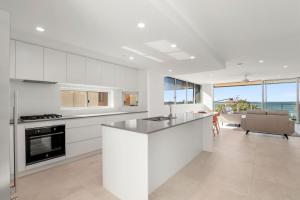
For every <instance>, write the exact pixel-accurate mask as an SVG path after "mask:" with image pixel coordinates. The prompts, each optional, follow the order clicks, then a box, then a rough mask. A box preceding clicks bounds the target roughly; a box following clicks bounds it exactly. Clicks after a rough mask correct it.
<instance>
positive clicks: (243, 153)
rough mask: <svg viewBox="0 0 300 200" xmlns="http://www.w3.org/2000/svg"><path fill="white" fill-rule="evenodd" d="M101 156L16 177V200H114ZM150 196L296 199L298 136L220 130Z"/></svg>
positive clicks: (154, 199)
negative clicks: (205, 149)
mask: <svg viewBox="0 0 300 200" xmlns="http://www.w3.org/2000/svg"><path fill="white" fill-rule="evenodd" d="M101 176H102V175H101V155H97V156H93V157H89V158H86V159H82V160H80V161H76V162H73V163H69V164H65V165H63V166H59V167H56V168H52V169H49V170H47V171H43V172H40V173H36V174H34V175H29V176H26V177H23V178H21V179H19V181H18V183H19V193H18V196H19V197H20V199H21V200H114V199H116V198H115V197H114V196H113V195H111V194H110V193H109V192H107V191H105V190H104V189H103V188H102V187H101V185H102V183H101ZM150 199H151V200H220V199H221V200H227V199H228V200H235V199H237V200H277V199H278V200H299V199H300V138H295V137H294V138H293V137H290V139H289V140H288V141H287V140H284V139H283V138H282V137H281V136H270V135H261V134H252V133H251V134H249V135H248V136H245V135H244V132H241V131H238V130H231V129H222V133H221V134H220V135H219V136H217V137H215V139H214V153H207V152H203V153H201V154H200V155H199V156H198V157H197V158H196V159H195V160H193V161H192V162H191V163H190V164H189V165H188V166H186V167H185V168H184V169H183V170H181V171H180V172H179V173H178V174H177V175H175V176H174V177H172V178H171V179H170V180H168V181H167V182H166V183H165V184H164V185H163V186H161V187H160V188H159V189H158V190H156V191H155V192H153V193H152V194H151V195H150Z"/></svg>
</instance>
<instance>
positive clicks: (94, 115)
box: [10, 110, 148, 124]
mask: <svg viewBox="0 0 300 200" xmlns="http://www.w3.org/2000/svg"><path fill="white" fill-rule="evenodd" d="M146 112H148V111H145V110H143V111H130V112H129V111H128V112H109V113H101V114H82V115H65V116H63V117H61V118H56V119H41V120H34V121H26V122H23V121H19V122H18V124H23V123H34V122H43V121H55V120H68V119H78V118H87V117H101V116H110V115H124V114H135V113H146ZM10 124H13V121H12V120H11V121H10Z"/></svg>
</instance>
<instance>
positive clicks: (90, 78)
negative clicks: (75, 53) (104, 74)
mask: <svg viewBox="0 0 300 200" xmlns="http://www.w3.org/2000/svg"><path fill="white" fill-rule="evenodd" d="M86 83H87V84H90V85H101V62H100V61H98V60H95V59H90V58H87V60H86Z"/></svg>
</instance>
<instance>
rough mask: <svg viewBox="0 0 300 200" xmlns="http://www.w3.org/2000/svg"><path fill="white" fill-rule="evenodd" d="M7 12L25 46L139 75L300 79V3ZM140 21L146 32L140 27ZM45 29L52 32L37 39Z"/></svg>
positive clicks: (28, 4)
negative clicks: (57, 49)
mask: <svg viewBox="0 0 300 200" xmlns="http://www.w3.org/2000/svg"><path fill="white" fill-rule="evenodd" d="M0 7H1V8H3V9H5V10H8V11H10V12H11V22H12V35H13V37H15V38H17V39H23V40H30V39H31V40H33V39H32V38H35V39H36V40H37V38H38V41H42V42H45V41H47V42H48V43H49V41H53V44H54V42H56V44H57V43H60V44H66V45H69V46H70V47H74V49H75V47H76V48H81V49H85V50H88V51H89V52H93V53H94V54H95V55H99V58H108V59H110V61H113V62H118V63H121V64H125V65H129V66H133V67H141V68H148V69H156V70H158V69H160V70H163V71H165V72H167V71H168V69H172V71H173V72H172V73H173V74H175V75H178V74H181V75H179V76H180V77H182V78H184V79H187V80H193V81H195V82H201V83H209V82H224V81H240V80H242V79H243V76H244V74H245V73H249V79H253V80H254V79H269V78H278V77H279V75H280V78H285V77H293V76H300V1H299V0H251V1H250V0H224V1H220V0H186V1H183V0H126V1H120V0H84V1H82V0H64V1H62V0H43V1H37V0H1V1H0ZM140 21H142V22H144V23H145V24H146V28H145V29H142V30H141V29H138V28H137V27H136V25H137V23H138V22H140ZM37 25H40V26H43V27H45V29H46V31H45V32H44V33H37V32H36V31H35V30H34V29H35V27H36V26H37ZM160 40H166V41H169V42H170V43H175V44H176V45H177V47H178V48H179V49H180V50H181V51H182V52H184V53H186V54H187V55H192V56H195V57H196V59H194V60H190V59H188V60H177V59H176V58H174V57H172V56H170V55H168V53H164V52H161V51H159V50H157V49H154V48H151V47H150V46H148V45H146V43H149V42H155V41H160ZM45 43H46V42H45ZM123 46H127V47H130V48H133V49H136V50H138V51H141V52H143V53H145V54H147V56H153V57H155V58H158V59H160V60H163V61H164V62H161V63H160V62H156V61H155V60H153V59H149V58H147V57H145V56H141V55H138V54H135V53H133V52H130V51H127V50H125V49H124V48H122V47H123ZM129 56H134V57H135V59H134V60H132V61H131V60H129V59H128V57H129ZM260 59H262V60H264V61H265V62H264V63H258V60H260ZM239 62H242V63H244V64H243V65H242V66H237V65H236V64H237V63H239ZM283 65H288V66H289V67H288V68H287V69H284V68H283V67H282V66H283ZM203 71H209V72H203ZM200 72H201V73H200ZM182 74H183V75H182Z"/></svg>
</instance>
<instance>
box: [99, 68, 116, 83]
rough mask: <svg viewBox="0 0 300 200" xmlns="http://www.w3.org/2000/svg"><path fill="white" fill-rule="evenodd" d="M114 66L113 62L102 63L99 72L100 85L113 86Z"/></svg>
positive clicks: (114, 77)
mask: <svg viewBox="0 0 300 200" xmlns="http://www.w3.org/2000/svg"><path fill="white" fill-rule="evenodd" d="M115 79H116V67H115V65H114V64H110V63H103V65H102V73H101V85H103V86H107V87H115Z"/></svg>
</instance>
